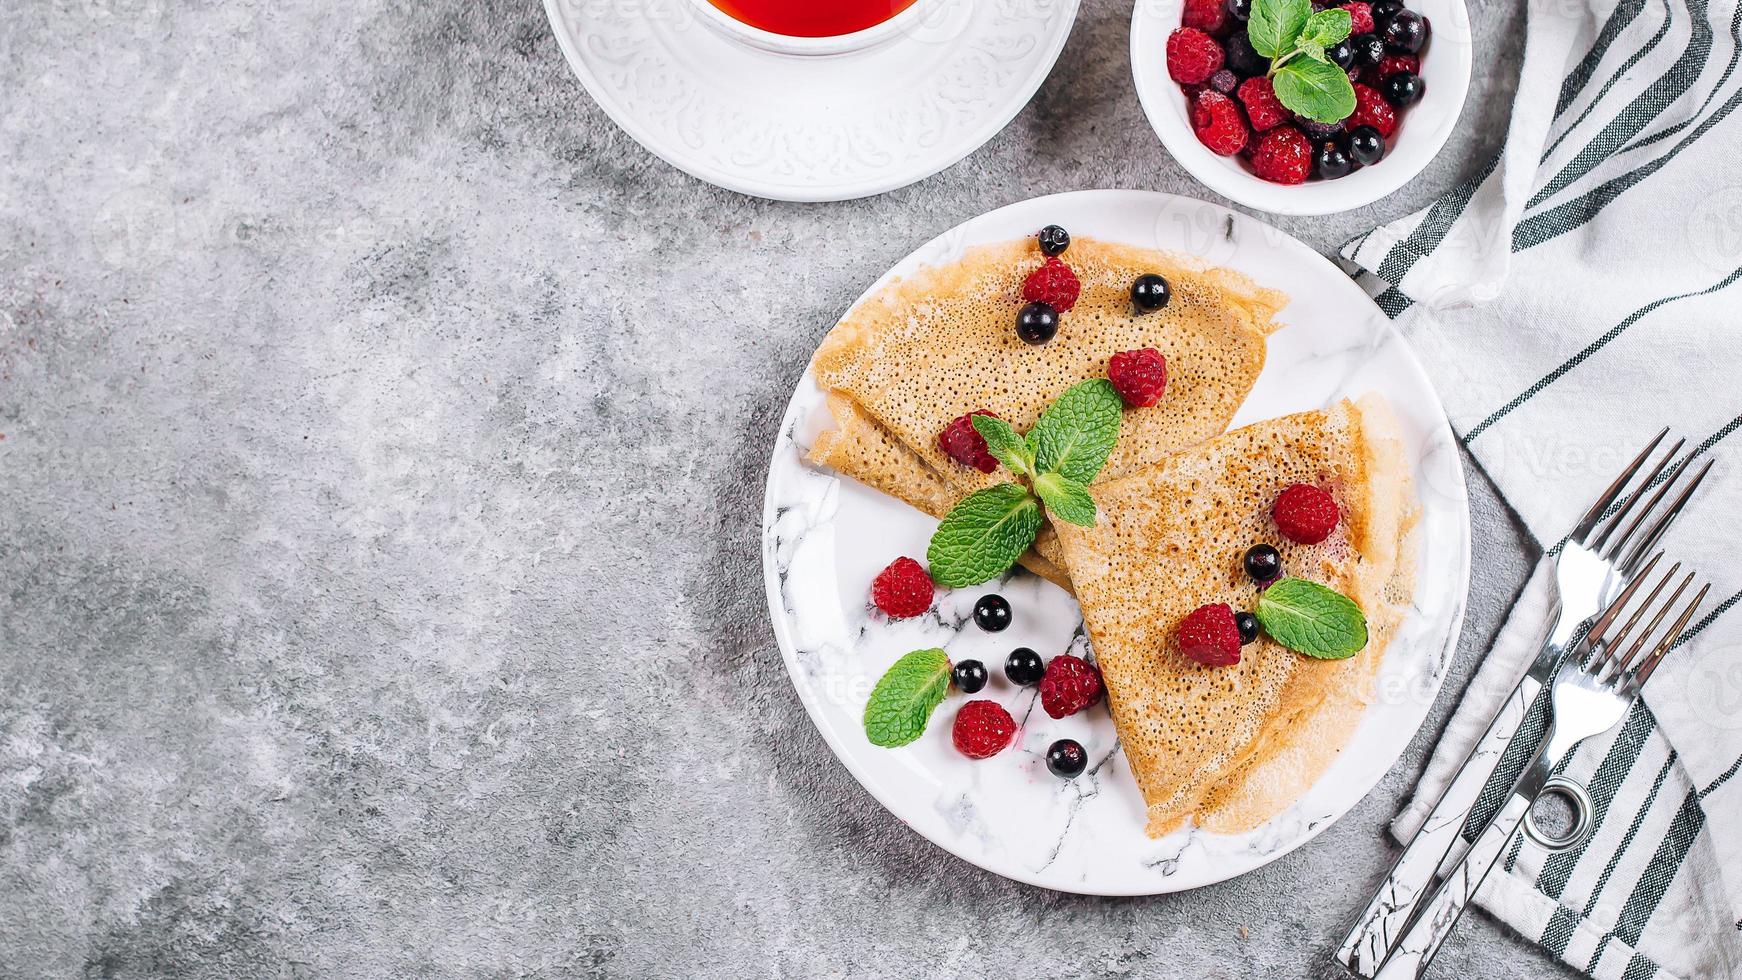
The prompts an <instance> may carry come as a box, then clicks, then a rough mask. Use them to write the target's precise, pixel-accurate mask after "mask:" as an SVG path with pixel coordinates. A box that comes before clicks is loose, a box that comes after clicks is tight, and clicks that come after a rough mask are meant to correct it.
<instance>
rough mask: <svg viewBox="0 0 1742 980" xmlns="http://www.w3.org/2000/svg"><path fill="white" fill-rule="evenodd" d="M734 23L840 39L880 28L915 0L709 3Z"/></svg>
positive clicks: (729, 0) (714, 0)
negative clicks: (738, 22) (843, 36)
mask: <svg viewBox="0 0 1742 980" xmlns="http://www.w3.org/2000/svg"><path fill="white" fill-rule="evenodd" d="M709 2H711V3H712V4H713V5H714V6H716V7H718V8H720V10H722V11H724V12H725V13H726V14H727V15H728V16H730V17H732V18H733V19H734V20H737V21H740V22H742V23H745V24H749V25H750V26H751V27H756V28H760V29H762V30H765V31H768V32H769V33H771V34H784V35H786V36H787V37H839V36H841V35H843V34H852V33H855V32H857V31H862V30H865V29H866V28H869V27H876V26H877V25H878V24H881V23H883V22H884V21H886V20H888V19H889V18H891V17H894V16H895V15H896V14H899V13H901V12H902V11H903V10H906V9H907V8H908V7H911V6H913V4H914V0H709Z"/></svg>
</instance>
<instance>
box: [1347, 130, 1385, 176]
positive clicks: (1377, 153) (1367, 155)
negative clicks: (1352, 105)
mask: <svg viewBox="0 0 1742 980" xmlns="http://www.w3.org/2000/svg"><path fill="white" fill-rule="evenodd" d="M1384 155H1385V137H1383V136H1380V135H1379V130H1377V129H1374V128H1373V127H1372V126H1356V127H1355V130H1354V132H1352V133H1350V134H1349V156H1350V157H1352V158H1354V160H1355V162H1356V163H1358V164H1360V165H1361V166H1363V167H1371V166H1372V165H1374V164H1376V163H1378V162H1379V158H1380V157H1382V156H1384Z"/></svg>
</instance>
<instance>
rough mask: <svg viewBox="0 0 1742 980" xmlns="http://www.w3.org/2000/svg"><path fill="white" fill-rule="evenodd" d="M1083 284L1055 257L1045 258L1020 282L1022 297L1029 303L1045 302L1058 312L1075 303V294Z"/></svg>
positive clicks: (1068, 267) (1064, 310)
mask: <svg viewBox="0 0 1742 980" xmlns="http://www.w3.org/2000/svg"><path fill="white" fill-rule="evenodd" d="M1082 288H1083V284H1082V283H1081V282H1078V281H1077V274H1076V273H1074V272H1072V271H1071V267H1070V266H1068V265H1065V264H1064V263H1063V262H1061V261H1059V260H1058V259H1057V258H1050V259H1047V260H1046V261H1045V262H1042V263H1041V264H1040V268H1038V269H1036V270H1034V271H1033V272H1030V273H1029V274H1028V279H1027V280H1026V281H1024V282H1023V284H1022V298H1023V299H1024V300H1027V301H1028V302H1030V303H1045V304H1047V305H1048V306H1051V307H1052V308H1053V309H1055V310H1057V311H1059V312H1060V313H1065V312H1068V311H1069V310H1070V308H1071V307H1073V306H1075V305H1077V294H1078V293H1079V292H1081V291H1082Z"/></svg>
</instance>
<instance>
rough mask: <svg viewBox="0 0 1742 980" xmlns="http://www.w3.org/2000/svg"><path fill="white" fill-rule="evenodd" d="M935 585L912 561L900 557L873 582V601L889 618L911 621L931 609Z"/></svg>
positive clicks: (919, 566) (923, 569)
mask: <svg viewBox="0 0 1742 980" xmlns="http://www.w3.org/2000/svg"><path fill="white" fill-rule="evenodd" d="M931 597H932V582H931V576H930V575H928V574H926V570H925V567H924V566H922V565H921V564H920V563H919V562H917V561H914V560H913V559H912V558H905V557H903V558H897V559H895V560H894V561H892V562H890V563H889V567H888V568H885V569H884V570H883V571H881V572H878V573H877V577H876V578H874V579H872V580H871V601H872V602H874V603H876V604H877V608H878V609H881V610H883V613H884V615H886V616H888V617H889V618H890V619H908V618H910V617H913V616H918V615H920V614H922V613H924V612H925V611H926V610H927V609H930V608H931Z"/></svg>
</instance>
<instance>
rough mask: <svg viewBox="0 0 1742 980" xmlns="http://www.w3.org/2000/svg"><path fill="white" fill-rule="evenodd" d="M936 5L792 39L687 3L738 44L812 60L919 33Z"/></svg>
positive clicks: (700, 2) (698, 1) (922, 0)
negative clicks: (831, 32) (845, 31)
mask: <svg viewBox="0 0 1742 980" xmlns="http://www.w3.org/2000/svg"><path fill="white" fill-rule="evenodd" d="M937 2H938V0H914V2H913V3H912V4H910V5H909V6H908V7H907V9H905V10H903V11H902V12H901V13H898V14H896V15H895V16H894V17H891V18H889V19H888V20H886V21H883V22H882V23H880V24H873V25H871V26H870V27H867V28H865V29H864V30H862V31H854V32H853V33H851V34H836V35H833V36H829V37H796V36H794V35H790V34H776V33H774V32H773V31H765V30H763V29H762V28H760V27H752V26H751V25H749V24H746V23H744V22H743V21H741V20H739V19H738V18H736V17H733V16H732V15H731V14H728V13H726V12H725V11H723V10H721V9H720V8H719V7H716V6H714V5H713V4H712V3H710V2H709V0H691V6H693V7H694V8H695V10H696V14H697V16H698V17H700V19H701V20H702V22H703V23H705V24H707V25H708V26H709V27H712V28H713V29H714V30H717V31H719V32H721V33H723V34H725V35H726V36H727V37H730V38H732V39H734V40H736V41H738V42H740V43H742V44H748V45H750V46H751V47H753V48H757V49H759V50H762V51H772V52H774V53H775V54H786V55H797V56H800V57H816V56H819V55H836V54H851V53H853V52H855V51H864V50H867V49H869V48H874V47H876V46H878V45H880V44H883V43H884V42H886V41H890V40H893V39H894V38H897V37H901V36H903V35H906V34H909V33H912V32H915V31H920V30H922V29H923V28H924V24H925V18H926V15H927V12H928V11H929V10H930V9H931V8H932V7H933V6H934V5H935V4H936V3H937Z"/></svg>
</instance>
